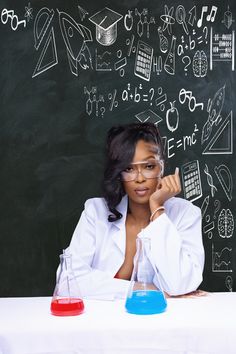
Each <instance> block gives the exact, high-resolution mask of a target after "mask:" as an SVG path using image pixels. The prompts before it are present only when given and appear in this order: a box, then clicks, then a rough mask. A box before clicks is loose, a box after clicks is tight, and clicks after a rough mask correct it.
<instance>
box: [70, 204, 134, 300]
mask: <svg viewBox="0 0 236 354" xmlns="http://www.w3.org/2000/svg"><path fill="white" fill-rule="evenodd" d="M95 220H96V216H95V208H94V207H93V206H92V205H91V204H90V205H87V206H86V204H85V209H84V211H83V212H82V214H81V217H80V220H79V222H78V224H77V226H76V228H75V231H74V233H73V236H72V239H71V242H70V245H69V247H68V249H67V250H66V251H67V252H69V253H70V254H72V266H73V271H74V274H75V277H76V280H77V282H78V285H79V289H80V292H81V295H82V297H84V298H85V297H86V298H96V299H99V298H100V299H103V300H114V299H115V298H124V297H125V296H126V293H127V291H128V287H129V283H130V282H129V281H127V280H123V279H116V278H114V277H113V274H112V273H111V272H109V271H101V270H98V269H96V268H94V267H93V258H94V255H95V252H96V246H97V241H98V240H96V222H95Z"/></svg>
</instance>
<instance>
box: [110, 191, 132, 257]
mask: <svg viewBox="0 0 236 354" xmlns="http://www.w3.org/2000/svg"><path fill="white" fill-rule="evenodd" d="M127 206H128V198H127V196H124V197H123V198H122V200H121V202H120V204H119V205H118V206H117V210H119V212H120V213H121V214H122V215H123V216H122V218H121V219H119V220H117V221H114V222H113V223H112V228H111V233H112V235H111V237H112V240H113V242H114V243H115V244H116V246H117V247H118V248H119V249H120V251H121V252H122V254H123V255H124V254H125V246H126V229H125V220H126V214H127Z"/></svg>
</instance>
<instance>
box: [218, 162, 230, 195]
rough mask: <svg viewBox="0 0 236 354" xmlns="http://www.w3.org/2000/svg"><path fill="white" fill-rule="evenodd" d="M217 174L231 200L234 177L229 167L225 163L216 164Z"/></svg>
mask: <svg viewBox="0 0 236 354" xmlns="http://www.w3.org/2000/svg"><path fill="white" fill-rule="evenodd" d="M214 171H215V174H216V176H217V178H218V180H219V182H220V184H221V186H222V188H223V190H224V192H225V194H226V196H227V198H228V200H229V201H231V200H232V197H233V178H232V175H231V173H230V170H229V169H228V167H227V166H226V165H224V164H221V165H219V166H215V168H214Z"/></svg>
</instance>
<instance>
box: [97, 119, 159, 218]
mask: <svg viewBox="0 0 236 354" xmlns="http://www.w3.org/2000/svg"><path fill="white" fill-rule="evenodd" d="M139 140H144V141H146V142H149V143H154V144H155V145H157V153H158V155H159V156H160V158H161V159H164V150H163V145H162V140H161V136H160V133H159V130H158V128H157V126H156V125H155V124H152V123H148V122H147V123H131V124H127V125H120V126H116V127H113V128H111V129H110V130H109V131H108V133H107V141H106V158H107V160H106V165H105V171H104V178H103V186H102V187H103V193H104V198H105V200H106V203H107V206H108V209H109V210H110V211H111V212H112V214H111V215H109V216H108V221H111V222H112V221H116V220H118V219H121V218H122V214H121V213H120V212H119V211H118V210H117V209H116V206H117V205H118V204H119V203H120V201H121V199H122V197H123V196H124V195H125V191H124V188H123V183H122V181H121V178H120V174H121V172H122V171H123V170H124V169H125V168H126V167H127V166H128V165H129V164H130V163H131V162H132V159H133V156H134V153H135V148H136V144H137V142H138V141H139Z"/></svg>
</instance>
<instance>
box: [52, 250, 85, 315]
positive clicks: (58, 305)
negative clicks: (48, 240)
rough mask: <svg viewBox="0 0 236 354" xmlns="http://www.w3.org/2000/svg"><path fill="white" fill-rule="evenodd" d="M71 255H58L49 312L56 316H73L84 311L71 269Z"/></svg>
mask: <svg viewBox="0 0 236 354" xmlns="http://www.w3.org/2000/svg"><path fill="white" fill-rule="evenodd" d="M71 261H72V256H71V254H67V253H65V251H64V250H63V254H61V255H60V268H59V273H58V277H57V282H56V286H55V290H54V293H53V297H52V301H51V313H52V314H53V315H56V316H75V315H79V314H81V313H82V312H83V311H84V302H83V300H82V297H81V295H80V290H79V287H78V284H77V282H76V279H75V276H74V273H73V270H72V262H71Z"/></svg>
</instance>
